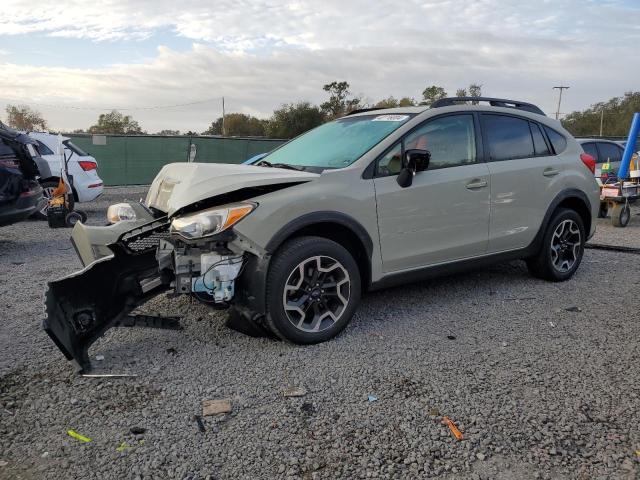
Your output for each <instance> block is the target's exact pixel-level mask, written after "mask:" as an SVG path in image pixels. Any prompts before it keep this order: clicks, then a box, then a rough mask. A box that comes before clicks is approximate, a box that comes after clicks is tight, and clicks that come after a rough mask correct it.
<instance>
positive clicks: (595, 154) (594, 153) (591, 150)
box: [582, 143, 600, 163]
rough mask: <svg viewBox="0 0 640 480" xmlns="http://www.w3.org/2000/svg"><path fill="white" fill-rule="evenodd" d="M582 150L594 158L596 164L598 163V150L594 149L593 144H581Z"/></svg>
mask: <svg viewBox="0 0 640 480" xmlns="http://www.w3.org/2000/svg"><path fill="white" fill-rule="evenodd" d="M582 149H583V150H584V153H588V154H589V155H591V156H592V157H593V158H595V160H596V163H600V160H599V159H598V149H597V148H596V144H595V143H583V144H582Z"/></svg>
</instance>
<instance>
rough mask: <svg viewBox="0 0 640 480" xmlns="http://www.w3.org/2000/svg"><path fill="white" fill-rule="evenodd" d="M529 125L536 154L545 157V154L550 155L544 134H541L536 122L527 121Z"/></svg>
mask: <svg viewBox="0 0 640 480" xmlns="http://www.w3.org/2000/svg"><path fill="white" fill-rule="evenodd" d="M529 126H530V127H531V136H532V137H533V148H534V150H535V152H536V155H537V156H540V157H545V156H547V155H551V152H550V151H549V147H548V146H547V142H546V141H545V140H544V136H543V135H542V131H541V130H540V127H539V126H538V124H537V123H532V122H529Z"/></svg>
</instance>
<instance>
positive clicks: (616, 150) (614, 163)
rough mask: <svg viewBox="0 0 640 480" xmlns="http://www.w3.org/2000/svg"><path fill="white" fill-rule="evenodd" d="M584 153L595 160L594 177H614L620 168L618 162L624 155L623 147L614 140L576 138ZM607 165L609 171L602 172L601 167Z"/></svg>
mask: <svg viewBox="0 0 640 480" xmlns="http://www.w3.org/2000/svg"><path fill="white" fill-rule="evenodd" d="M576 140H577V142H578V143H579V144H580V146H581V147H582V149H583V150H584V151H585V153H588V154H589V155H591V156H592V157H593V158H595V159H596V172H595V175H596V177H598V178H600V177H601V176H604V177H605V178H606V177H612V178H613V177H616V178H617V175H618V169H619V168H620V161H621V160H622V154H623V153H624V146H623V145H620V143H619V142H616V141H614V140H605V139H603V138H576ZM604 164H609V170H608V171H607V172H602V166H603V165H604Z"/></svg>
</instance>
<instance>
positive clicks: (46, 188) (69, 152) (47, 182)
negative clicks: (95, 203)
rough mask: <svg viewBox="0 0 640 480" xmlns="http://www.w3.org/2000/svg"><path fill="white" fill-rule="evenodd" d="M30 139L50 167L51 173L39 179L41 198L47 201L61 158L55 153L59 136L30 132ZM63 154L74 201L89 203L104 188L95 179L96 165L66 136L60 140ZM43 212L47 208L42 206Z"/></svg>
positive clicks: (41, 215)
mask: <svg viewBox="0 0 640 480" xmlns="http://www.w3.org/2000/svg"><path fill="white" fill-rule="evenodd" d="M29 136H30V137H31V138H33V139H34V140H35V141H37V142H38V150H39V151H40V155H41V156H42V158H44V159H45V160H46V161H47V163H48V164H49V170H50V174H49V173H48V174H47V175H46V176H44V177H41V178H40V184H41V185H42V190H43V195H44V196H45V197H46V198H50V196H51V192H53V190H54V189H55V188H56V187H57V186H58V181H59V180H60V169H61V168H62V155H60V154H58V153H57V151H58V135H53V134H50V133H46V132H29ZM62 144H63V146H64V153H65V154H66V156H67V160H68V162H69V163H68V168H69V175H71V176H72V177H73V200H72V201H74V202H79V203H82V202H90V201H91V200H94V199H95V198H97V197H98V196H99V195H100V194H101V193H102V190H103V188H104V186H103V182H102V179H101V178H100V177H99V176H98V162H96V159H95V158H93V157H92V156H91V155H89V154H88V153H86V152H85V151H83V150H82V149H81V148H80V147H78V146H77V145H75V144H74V143H73V142H72V141H71V139H70V138H69V137H62ZM44 208H45V209H46V206H45V207H44ZM37 215H38V216H40V217H44V216H46V211H45V210H43V211H40V212H39V213H38V214H37Z"/></svg>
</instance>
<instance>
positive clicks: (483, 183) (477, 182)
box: [465, 178, 487, 190]
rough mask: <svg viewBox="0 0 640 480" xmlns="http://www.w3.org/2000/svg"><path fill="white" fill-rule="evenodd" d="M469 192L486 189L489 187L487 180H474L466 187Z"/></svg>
mask: <svg viewBox="0 0 640 480" xmlns="http://www.w3.org/2000/svg"><path fill="white" fill-rule="evenodd" d="M465 186H466V187H467V189H469V190H477V189H478V188H484V187H486V186H487V181H486V180H481V179H479V178H474V179H473V180H471V182H469V183H467V184H466V185H465Z"/></svg>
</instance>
